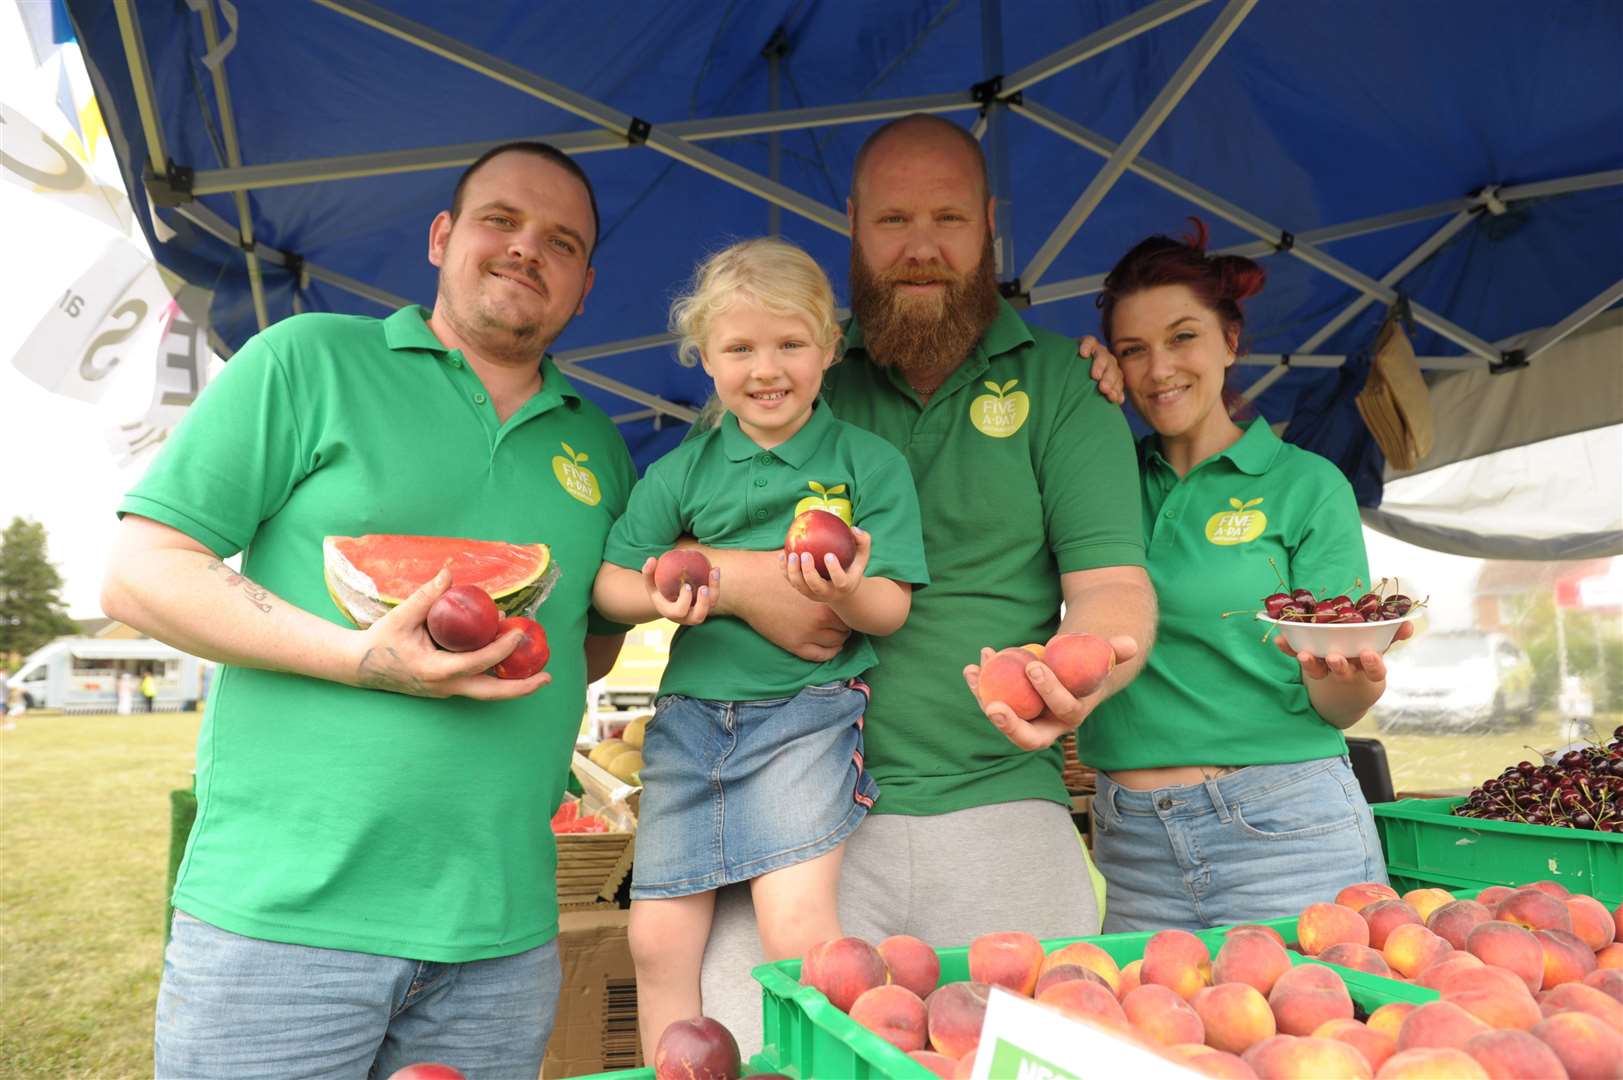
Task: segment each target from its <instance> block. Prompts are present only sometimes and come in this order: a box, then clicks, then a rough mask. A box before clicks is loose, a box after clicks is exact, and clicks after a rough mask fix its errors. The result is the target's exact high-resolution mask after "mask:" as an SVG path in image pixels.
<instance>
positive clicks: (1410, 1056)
mask: <svg viewBox="0 0 1623 1080" xmlns="http://www.w3.org/2000/svg"><path fill="white" fill-rule="evenodd" d="M1375 1080H1488V1074H1487V1072H1486V1071H1485V1070H1484V1069H1483V1068H1482V1066H1480V1065H1478V1064H1477V1063H1476V1059H1475V1058H1473V1057H1471V1055H1470V1054H1467V1053H1466V1052H1465V1051H1464V1050H1458V1049H1454V1048H1452V1047H1436V1046H1421V1047H1416V1048H1415V1049H1413V1050H1400V1051H1398V1052H1397V1053H1396V1054H1393V1055H1392V1056H1391V1057H1389V1058H1387V1059H1386V1064H1385V1065H1382V1066H1381V1071H1380V1072H1378V1073H1376V1074H1375Z"/></svg>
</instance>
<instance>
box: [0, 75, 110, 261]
mask: <svg viewBox="0 0 1623 1080" xmlns="http://www.w3.org/2000/svg"><path fill="white" fill-rule="evenodd" d="M0 175H3V176H4V177H5V178H6V179H7V180H8V181H10V182H11V183H13V184H17V185H20V186H21V187H25V188H27V189H28V190H30V191H33V192H37V193H38V194H40V195H43V196H45V197H46V198H49V199H51V200H53V201H55V202H58V203H60V204H61V205H63V206H67V207H71V208H72V209H74V210H77V211H78V212H80V213H81V214H88V215H89V216H90V217H93V218H95V219H96V220H97V221H99V222H101V223H102V224H104V225H106V226H108V227H109V228H112V229H115V230H117V231H118V232H120V233H123V232H126V231H127V230H128V229H129V201H128V200H127V199H125V198H124V193H123V192H122V191H119V190H118V189H116V188H112V187H108V186H107V185H105V184H102V183H101V182H99V181H98V180H97V179H96V178H95V177H94V176H92V175H91V174H90V172H89V170H88V169H86V168H85V166H84V164H83V163H82V162H80V161H79V159H78V158H76V157H74V155H73V154H72V153H70V152H69V151H68V150H67V148H65V147H64V146H63V145H62V144H61V143H59V142H57V141H56V140H55V139H53V138H51V137H50V136H49V135H47V134H46V133H45V132H44V131H42V130H41V129H40V128H39V127H38V125H36V124H35V123H34V122H33V121H31V120H29V119H28V118H27V117H26V116H24V115H23V114H22V113H20V112H18V111H17V110H15V109H13V108H11V107H10V106H8V105H5V104H3V103H0Z"/></svg>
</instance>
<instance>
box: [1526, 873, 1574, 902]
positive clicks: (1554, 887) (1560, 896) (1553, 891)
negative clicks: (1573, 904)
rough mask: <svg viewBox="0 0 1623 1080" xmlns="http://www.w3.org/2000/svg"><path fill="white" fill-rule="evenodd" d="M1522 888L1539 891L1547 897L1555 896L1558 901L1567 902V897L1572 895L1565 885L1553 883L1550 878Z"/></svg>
mask: <svg viewBox="0 0 1623 1080" xmlns="http://www.w3.org/2000/svg"><path fill="white" fill-rule="evenodd" d="M1522 888H1524V889H1537V890H1538V891H1539V892H1541V893H1544V894H1545V895H1546V896H1553V897H1555V898H1556V899H1557V900H1565V899H1566V898H1567V897H1569V896H1571V895H1572V892H1571V890H1569V889H1568V888H1567V887H1566V886H1565V885H1563V884H1561V883H1560V882H1559V881H1551V880H1549V879H1548V878H1546V879H1545V880H1543V881H1530V882H1528V883H1527V884H1526V885H1523V886H1522Z"/></svg>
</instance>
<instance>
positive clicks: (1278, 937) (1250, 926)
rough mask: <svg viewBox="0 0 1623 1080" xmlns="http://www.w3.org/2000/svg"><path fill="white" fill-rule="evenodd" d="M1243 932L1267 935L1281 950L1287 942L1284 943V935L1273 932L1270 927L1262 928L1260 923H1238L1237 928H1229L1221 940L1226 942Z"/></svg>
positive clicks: (1276, 931)
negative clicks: (1252, 931) (1250, 931)
mask: <svg viewBox="0 0 1623 1080" xmlns="http://www.w3.org/2000/svg"><path fill="white" fill-rule="evenodd" d="M1243 930H1255V931H1257V932H1258V933H1262V934H1267V935H1268V936H1269V937H1271V938H1273V939H1274V940H1275V941H1277V942H1278V943H1279V945H1280V947H1281V948H1284V947H1285V946H1286V945H1287V944H1288V942H1286V941H1285V935H1284V934H1281V933H1280V932H1279V931H1278V930H1275V929H1274V928H1273V927H1271V926H1264V925H1262V924H1261V923H1254V922H1248V923H1240V924H1239V925H1237V926H1231V927H1229V928H1228V929H1227V930H1226V931H1224V932H1223V938H1224V940H1225V941H1226V940H1228V939H1229V938H1231V937H1233V936H1234V935H1235V934H1238V933H1240V932H1241V931H1243Z"/></svg>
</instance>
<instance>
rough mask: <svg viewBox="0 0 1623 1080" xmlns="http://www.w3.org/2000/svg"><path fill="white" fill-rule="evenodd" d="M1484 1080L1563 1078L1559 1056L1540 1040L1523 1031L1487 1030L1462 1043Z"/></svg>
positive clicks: (1563, 1070) (1547, 1079)
mask: <svg viewBox="0 0 1623 1080" xmlns="http://www.w3.org/2000/svg"><path fill="white" fill-rule="evenodd" d="M1464 1049H1465V1052H1466V1053H1467V1054H1470V1055H1471V1057H1472V1059H1473V1060H1475V1061H1476V1063H1477V1064H1478V1065H1480V1066H1482V1071H1483V1072H1485V1073H1487V1074H1488V1080H1524V1078H1526V1077H1538V1078H1539V1080H1566V1075H1567V1070H1566V1069H1565V1068H1564V1067H1563V1066H1562V1065H1561V1059H1560V1058H1558V1057H1556V1056H1555V1051H1554V1050H1551V1049H1550V1048H1549V1047H1548V1046H1546V1045H1544V1043H1542V1042H1540V1041H1539V1040H1538V1039H1535V1038H1534V1037H1533V1036H1532V1035H1530V1034H1529V1033H1527V1032H1525V1031H1489V1032H1486V1033H1484V1034H1481V1035H1473V1036H1471V1038H1470V1039H1468V1040H1467V1041H1466V1043H1465V1048H1464Z"/></svg>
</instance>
